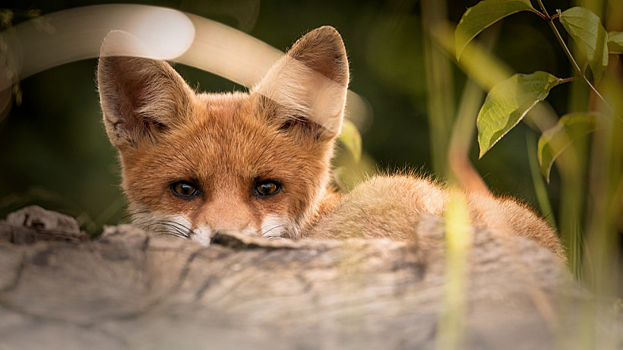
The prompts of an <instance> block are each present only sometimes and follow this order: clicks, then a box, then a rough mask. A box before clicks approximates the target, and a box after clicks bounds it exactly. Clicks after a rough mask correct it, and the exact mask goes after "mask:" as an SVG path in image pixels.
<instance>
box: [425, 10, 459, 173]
mask: <svg viewBox="0 0 623 350" xmlns="http://www.w3.org/2000/svg"><path fill="white" fill-rule="evenodd" d="M421 7H422V21H423V27H424V55H425V56H424V57H425V65H426V86H427V92H428V96H427V100H428V103H427V106H428V121H429V128H430V138H431V149H432V163H433V170H434V172H435V173H436V174H438V175H440V176H445V175H446V174H447V173H448V172H447V170H448V169H447V160H446V157H447V155H448V143H449V139H450V135H451V133H452V123H453V120H452V119H453V116H454V114H455V113H454V103H455V102H454V93H453V92H454V84H453V77H452V65H451V64H450V61H449V60H448V57H447V56H446V55H445V54H444V53H443V51H442V49H441V48H439V47H438V46H437V45H436V44H435V43H434V41H433V40H432V38H431V33H432V32H434V31H435V28H436V27H437V26H439V25H443V24H444V23H445V21H446V13H447V8H446V2H445V1H441V0H422V2H421Z"/></svg>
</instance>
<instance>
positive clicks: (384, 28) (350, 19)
mask: <svg viewBox="0 0 623 350" xmlns="http://www.w3.org/2000/svg"><path fill="white" fill-rule="evenodd" d="M477 2H478V1H477V0H462V1H448V2H447V4H446V8H445V9H443V8H441V10H440V11H441V12H446V15H447V18H448V20H449V21H450V22H451V23H452V24H456V23H458V21H459V19H460V17H461V15H462V14H463V13H464V12H465V10H466V9H467V8H468V7H470V6H473V5H474V4H476V3H477ZM102 3H113V2H105V1H93V0H88V1H87V0H28V1H24V0H20V1H10V0H9V1H6V0H5V1H3V5H2V7H4V8H6V9H9V10H11V13H12V14H13V16H12V17H11V18H7V16H6V15H5V16H4V18H3V26H4V29H6V28H8V26H9V25H11V24H12V25H15V24H18V23H20V22H22V21H24V20H27V19H29V16H32V15H33V14H34V15H36V14H37V13H39V14H41V15H46V14H49V13H52V12H54V11H59V10H64V9H68V8H73V7H79V6H86V5H94V4H102ZM134 3H138V4H147V5H155V6H165V7H169V8H174V9H178V10H181V11H185V12H189V13H193V14H196V15H199V16H202V17H206V18H210V19H213V20H216V21H219V22H221V23H224V24H226V25H229V26H231V27H234V28H236V29H239V30H241V31H243V32H246V33H248V34H249V35H251V36H253V37H256V38H258V39H260V40H262V41H264V42H266V43H268V44H269V45H272V46H274V47H276V48H278V49H280V50H285V49H287V48H288V47H289V46H290V45H291V44H292V43H293V42H294V41H295V40H296V39H298V38H299V37H300V36H301V35H302V34H304V33H305V32H307V31H309V30H311V29H314V28H316V27H318V26H321V25H327V24H328V25H332V26H334V27H336V28H337V29H338V31H339V32H340V33H341V34H342V36H343V39H344V42H345V44H346V47H347V50H348V54H349V57H350V68H351V76H352V82H351V86H350V87H351V90H352V91H354V92H356V93H357V94H358V95H359V96H361V97H362V98H363V99H364V100H365V101H366V102H367V104H368V107H369V108H370V111H371V113H369V115H368V117H367V119H366V120H365V121H364V122H361V123H359V125H358V127H359V129H360V132H361V134H362V139H363V149H364V157H363V166H362V167H361V168H360V169H363V171H360V172H357V171H351V175H353V174H354V175H353V176H350V177H348V180H347V182H348V184H349V185H352V184H353V183H355V182H356V181H357V179H360V178H361V176H362V175H361V174H362V173H366V172H369V171H372V170H374V169H376V170H378V171H390V172H391V171H401V170H404V169H413V170H416V171H418V172H420V173H422V174H432V175H434V176H435V177H437V178H439V179H443V178H444V177H445V175H446V173H445V172H444V170H443V169H442V168H443V166H439V165H438V164H437V165H435V164H434V159H433V156H431V154H432V153H431V152H432V146H431V143H432V141H435V140H433V138H434V137H433V136H431V135H433V134H434V133H431V130H430V129H431V122H430V119H429V117H430V115H429V111H428V109H427V99H428V98H429V97H430V96H428V95H427V91H428V90H427V81H426V75H427V74H426V72H427V70H426V69H427V68H426V62H425V56H426V54H425V52H426V50H425V47H424V46H425V41H426V40H425V38H424V33H423V29H422V28H423V22H425V21H426V20H427V18H426V17H425V16H424V17H423V16H422V11H423V3H420V2H419V1H414V0H390V1H364V0H352V1H344V0H339V1H335V0H333V1H318V0H304V1H286V0H282V1H260V0H205V1H189V0H168V1H165V0H163V1H135V2H134ZM428 3H431V1H428ZM432 3H435V2H434V1H432ZM440 3H441V2H440ZM433 6H435V5H433ZM547 6H548V8H549V9H550V12H551V13H553V12H554V11H555V9H557V8H568V7H570V6H571V4H570V3H569V2H566V1H547ZM3 13H5V14H6V13H7V12H6V11H5V12H3ZM437 13H439V11H437ZM494 30H495V31H496V33H497V34H496V35H497V40H495V44H494V45H493V48H492V52H493V54H494V55H496V56H498V57H499V58H500V59H501V60H502V61H504V62H506V64H508V66H509V67H510V68H511V69H512V70H514V71H516V72H520V73H532V72H533V71H535V70H543V71H547V72H550V73H552V74H554V75H556V76H559V77H568V76H570V75H572V73H571V68H570V66H569V63H568V61H567V58H566V57H565V55H564V53H563V52H562V50H560V47H559V46H558V43H557V42H556V39H555V37H554V35H553V34H552V32H551V31H550V30H549V28H548V26H547V24H546V23H545V22H544V21H543V20H541V19H540V18H538V17H537V16H535V15H534V14H531V13H518V14H516V15H513V16H511V17H509V18H507V19H505V20H504V21H503V22H502V23H501V25H498V26H496V28H495V29H494ZM45 54H46V53H45V52H41V55H45ZM446 59H447V61H448V62H449V66H448V67H449V70H448V72H447V73H448V74H450V78H451V79H450V80H449V81H450V82H451V85H449V86H447V87H446V90H445V91H447V96H446V97H447V100H448V101H450V103H451V104H452V106H451V107H452V110H454V111H456V110H457V109H459V97H460V96H461V91H462V90H463V87H464V85H465V81H466V77H465V74H464V73H463V72H462V71H461V69H460V68H459V67H458V66H457V65H456V64H454V63H453V62H455V61H456V60H455V59H454V58H453V56H452V55H446ZM485 68H486V67H485ZM176 69H178V71H180V72H181V74H182V76H184V77H185V78H186V80H187V81H188V82H189V83H190V85H191V86H193V87H197V88H198V89H199V90H202V91H213V92H230V91H234V90H245V88H244V87H242V86H239V85H236V84H234V83H231V82H229V81H227V80H225V79H223V78H220V77H218V76H214V75H211V74H210V73H207V72H203V71H200V70H197V69H194V68H190V67H186V66H183V65H180V64H178V65H176ZM95 71H96V60H95V59H89V60H82V61H78V62H74V63H69V64H64V65H61V66H58V67H55V68H52V69H49V70H46V71H43V72H41V73H38V74H35V75H34V76H31V77H29V78H27V79H24V80H22V81H21V82H20V86H19V87H20V90H21V92H20V93H19V94H18V96H17V97H18V98H17V99H16V101H15V103H13V105H12V106H11V108H10V109H9V110H8V111H5V112H4V114H3V116H2V119H1V120H0V217H4V216H5V215H6V214H7V213H8V212H10V211H13V210H15V209H18V208H20V207H22V206H25V205H27V204H39V205H42V206H44V207H46V208H49V209H56V210H59V211H62V212H65V213H68V214H70V215H73V216H76V217H78V218H79V220H80V222H81V224H82V225H83V227H84V229H86V230H88V231H89V232H91V233H95V232H97V231H98V230H99V228H100V227H101V226H102V225H104V224H116V223H118V222H120V221H122V220H125V216H124V207H125V202H124V199H123V196H122V194H121V191H120V189H119V183H120V173H119V165H118V162H117V159H116V153H115V150H114V148H113V147H112V146H111V145H110V143H109V142H108V139H107V137H106V134H105V130H104V126H103V123H102V120H101V119H102V115H101V112H100V108H99V101H98V94H97V90H96V83H95ZM567 85H569V84H567ZM568 90H569V87H568V86H561V87H558V88H556V89H554V90H553V91H552V92H551V94H550V97H549V98H548V101H549V103H550V104H551V106H552V107H553V109H554V110H555V111H556V112H558V114H559V115H561V114H562V113H563V112H564V111H565V110H566V109H567V103H568V93H569V91H568ZM453 117H454V116H453V115H452V116H450V118H453ZM538 135H539V133H537V132H535V131H533V130H531V129H530V128H529V127H527V126H526V125H524V124H522V125H520V126H519V127H517V128H516V129H514V130H512V131H511V132H510V133H509V134H508V135H507V136H506V137H505V138H503V139H502V140H501V141H500V142H499V143H498V144H497V145H496V146H495V147H494V148H493V149H492V150H491V151H490V152H489V153H487V154H486V155H485V156H484V157H483V158H482V159H480V160H478V159H477V156H478V148H477V145H476V139H475V137H471V139H472V141H471V149H470V150H469V156H470V159H471V160H472V162H473V164H474V165H475V167H476V169H477V170H478V171H479V173H480V174H481V176H482V177H483V178H484V180H485V182H486V183H487V185H488V186H489V187H490V188H491V189H492V190H493V192H494V193H498V194H508V195H511V196H516V197H518V198H521V199H522V200H525V201H526V202H527V203H528V204H529V205H531V206H532V207H535V208H536V207H537V202H536V197H535V190H534V185H533V180H532V179H533V178H532V177H531V173H530V167H529V163H528V155H527V154H528V152H527V142H526V140H527V139H528V140H530V142H532V143H533V144H535V143H536V139H537V138H538ZM337 162H339V163H349V162H350V160H349V157H348V155H347V154H345V153H344V152H342V154H341V155H340V156H339V157H338V161H337ZM546 191H547V192H548V194H549V197H550V199H551V201H552V203H553V207H554V208H557V207H558V201H559V197H560V196H559V176H558V173H557V172H556V170H555V169H554V171H553V174H552V179H551V182H550V184H549V185H548V186H547V189H546ZM555 211H556V209H555Z"/></svg>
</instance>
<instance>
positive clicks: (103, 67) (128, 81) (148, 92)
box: [97, 57, 193, 149]
mask: <svg viewBox="0 0 623 350" xmlns="http://www.w3.org/2000/svg"><path fill="white" fill-rule="evenodd" d="M97 79H98V88H99V93H100V103H101V106H102V111H103V113H104V124H105V125H106V132H107V133H108V137H109V138H110V141H111V143H112V144H113V145H114V146H115V147H117V148H120V149H122V148H126V147H128V146H129V147H136V146H137V145H138V144H139V143H141V142H144V141H151V142H154V141H156V140H158V138H159V137H160V136H161V135H162V134H164V133H166V132H168V131H169V129H171V128H172V127H174V126H175V125H176V124H178V123H180V121H181V119H182V118H183V116H184V115H186V114H188V111H187V108H189V104H190V103H189V101H190V99H191V96H192V94H193V92H192V90H191V89H190V87H188V85H187V84H186V82H185V81H184V80H183V79H182V77H180V75H179V74H177V72H176V71H175V70H174V69H173V68H172V67H171V66H170V65H169V64H168V63H166V62H163V61H158V60H152V59H147V58H139V57H100V60H99V65H98V74H97Z"/></svg>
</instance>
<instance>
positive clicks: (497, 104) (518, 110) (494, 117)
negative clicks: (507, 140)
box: [476, 71, 564, 158]
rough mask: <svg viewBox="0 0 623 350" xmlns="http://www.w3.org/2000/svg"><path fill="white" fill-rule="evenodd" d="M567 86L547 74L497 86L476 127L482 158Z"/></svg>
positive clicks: (512, 79)
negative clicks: (554, 90) (553, 93)
mask: <svg viewBox="0 0 623 350" xmlns="http://www.w3.org/2000/svg"><path fill="white" fill-rule="evenodd" d="M562 82H564V81H563V80H562V79H559V78H556V77H555V76H553V75H551V74H549V73H545V72H540V71H538V72H534V73H532V74H515V75H513V76H512V77H510V78H509V79H507V80H504V81H502V82H500V83H498V84H497V85H495V86H494V87H493V88H492V89H491V91H489V94H488V95H487V98H486V99H485V103H484V104H483V106H482V108H481V109H480V112H479V113H478V119H477V120H476V125H477V126H478V144H479V145H480V158H482V156H483V155H485V153H487V151H488V150H489V149H491V147H493V145H495V143H496V142H498V141H499V140H500V139H501V138H502V137H503V136H504V135H506V133H508V132H509V131H510V130H511V129H512V128H514V127H515V126H516V125H517V124H518V123H519V122H520V121H521V119H523V117H524V116H525V115H526V113H528V111H530V109H532V107H534V105H536V104H537V103H538V102H539V101H542V100H544V99H545V98H546V97H547V95H548V94H549V90H551V89H552V88H553V87H554V86H556V85H558V84H560V83H562Z"/></svg>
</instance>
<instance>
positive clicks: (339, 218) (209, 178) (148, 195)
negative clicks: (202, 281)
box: [98, 27, 562, 254]
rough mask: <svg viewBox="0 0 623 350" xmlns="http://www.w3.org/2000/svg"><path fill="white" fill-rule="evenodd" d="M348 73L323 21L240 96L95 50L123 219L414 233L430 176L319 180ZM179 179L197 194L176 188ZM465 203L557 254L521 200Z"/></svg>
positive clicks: (196, 226) (201, 232)
mask: <svg viewBox="0 0 623 350" xmlns="http://www.w3.org/2000/svg"><path fill="white" fill-rule="evenodd" d="M348 76H349V72H348V60H347V57H346V51H345V49H344V44H343V42H342V40H341V37H340V36H339V34H338V33H337V31H336V30H335V29H333V28H331V27H322V28H319V29H316V30H314V31H312V32H310V33H309V34H307V35H306V36H304V37H303V38H301V39H300V40H299V41H298V42H297V43H295V44H294V46H293V47H292V48H291V49H290V51H288V53H287V54H286V55H285V56H284V58H282V59H281V60H280V61H279V62H277V63H276V64H275V66H274V67H273V68H272V69H271V70H270V71H269V72H268V74H267V76H266V78H264V80H263V81H262V82H260V83H259V84H258V86H256V87H255V88H254V89H252V90H251V91H250V92H249V93H232V94H200V93H195V92H194V91H192V90H191V89H190V88H189V87H188V85H187V84H186V83H185V82H184V80H183V79H182V78H181V77H180V76H179V75H178V74H177V73H176V72H175V70H173V69H172V68H171V67H170V66H169V65H168V64H167V63H165V62H159V61H154V60H150V59H144V58H132V57H101V58H100V64H99V68H98V82H99V90H100V97H101V105H102V110H103V112H104V121H105V124H106V131H107V133H108V136H109V138H110V140H111V142H112V143H113V145H114V146H116V147H117V149H118V150H119V155H120V159H121V164H122V167H123V189H124V191H125V193H126V195H127V197H128V200H129V202H130V211H131V212H132V213H133V218H134V222H135V223H136V224H137V225H139V226H142V227H143V228H145V229H149V230H152V231H157V232H165V233H170V234H174V235H178V236H183V237H187V238H191V239H195V240H197V241H199V242H201V243H203V244H206V245H207V244H209V243H210V240H211V239H213V238H214V237H216V236H218V233H219V232H223V231H227V230H235V231H241V232H246V233H249V234H257V235H264V236H267V237H285V238H293V239H296V238H300V237H311V238H348V237H364V238H379V237H383V238H391V239H395V240H408V239H414V238H415V237H414V235H415V228H416V226H417V222H418V220H419V218H420V217H421V216H422V215H434V216H440V217H441V216H443V215H444V210H445V206H446V202H447V194H446V191H445V190H444V189H443V188H442V187H441V186H440V185H438V184H436V183H434V182H433V181H431V180H430V179H426V178H421V177H417V176H413V175H409V176H377V177H373V178H371V179H369V180H368V181H366V182H364V183H363V184H361V185H360V186H359V187H357V188H355V189H354V190H353V191H352V192H351V193H349V194H346V195H342V194H339V193H335V192H334V191H333V190H331V189H330V188H329V171H330V161H331V157H332V155H333V146H334V141H335V138H336V136H337V134H338V132H339V128H340V126H341V123H342V119H343V114H344V104H345V98H346V92H347V85H348ZM179 181H184V182H185V183H186V184H190V185H192V187H193V188H195V189H197V191H196V192H193V194H192V195H190V196H188V197H184V196H180V195H179V192H177V194H176V192H175V191H177V190H174V188H175V184H176V183H178V182H179ZM264 181H270V182H272V183H273V184H277V185H278V187H279V190H278V191H277V192H276V194H274V195H270V196H264V195H260V194H258V192H257V188H259V186H260V184H262V183H263V182H264ZM277 185H276V186H277ZM468 200H469V204H470V212H471V215H472V220H473V223H474V225H480V226H484V227H489V228H492V229H496V230H500V231H504V232H510V233H512V234H516V235H521V236H526V237H528V238H531V239H534V240H535V241H537V242H539V243H540V244H542V245H543V246H545V247H547V248H549V249H550V250H552V251H554V252H556V253H558V254H562V250H561V248H560V244H559V242H558V239H557V238H556V235H555V234H554V232H553V231H552V230H551V229H550V228H549V227H548V226H547V225H546V224H545V223H544V222H543V221H542V220H541V219H540V218H538V217H537V216H536V215H535V214H534V213H532V212H531V211H530V210H529V209H528V208H526V207H525V206H522V205H520V204H518V203H517V202H515V201H513V200H510V199H496V198H494V197H493V196H490V195H488V194H482V193H469V194H468Z"/></svg>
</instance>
